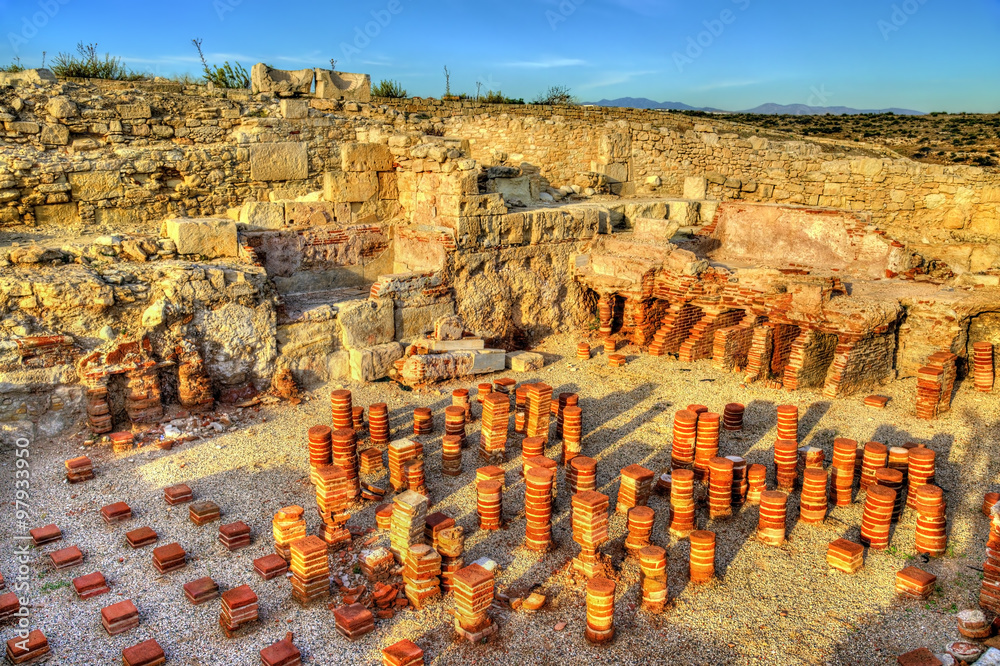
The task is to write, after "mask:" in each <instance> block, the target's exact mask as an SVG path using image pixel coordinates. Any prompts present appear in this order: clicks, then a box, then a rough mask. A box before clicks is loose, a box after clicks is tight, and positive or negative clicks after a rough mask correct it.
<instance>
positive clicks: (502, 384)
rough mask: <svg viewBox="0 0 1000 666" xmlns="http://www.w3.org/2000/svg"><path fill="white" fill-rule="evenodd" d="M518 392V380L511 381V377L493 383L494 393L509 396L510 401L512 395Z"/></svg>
mask: <svg viewBox="0 0 1000 666" xmlns="http://www.w3.org/2000/svg"><path fill="white" fill-rule="evenodd" d="M516 390H517V380H516V379H511V378H510V377H501V378H500V379H498V380H496V381H495V382H493V391H494V392H495V393H502V394H503V395H506V396H508V398H507V399H508V400H510V397H509V396H510V394H511V393H513V392H514V391H516Z"/></svg>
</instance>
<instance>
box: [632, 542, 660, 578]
mask: <svg viewBox="0 0 1000 666" xmlns="http://www.w3.org/2000/svg"><path fill="white" fill-rule="evenodd" d="M639 566H640V567H641V568H642V575H643V576H646V577H647V578H657V579H662V580H666V579H667V551H666V550H665V549H663V548H661V547H659V546H646V547H645V548H643V549H641V550H640V551H639Z"/></svg>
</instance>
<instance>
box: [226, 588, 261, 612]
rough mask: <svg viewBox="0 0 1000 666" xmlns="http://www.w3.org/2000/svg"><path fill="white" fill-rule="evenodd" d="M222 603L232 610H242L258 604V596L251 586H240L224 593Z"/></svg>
mask: <svg viewBox="0 0 1000 666" xmlns="http://www.w3.org/2000/svg"><path fill="white" fill-rule="evenodd" d="M222 601H223V603H225V604H226V605H227V606H229V607H230V608H232V609H236V608H242V607H243V606H249V605H250V604H255V603H257V595H256V594H255V593H254V591H253V590H251V589H250V586H249V585H240V586H239V587H236V588H233V589H231V590H229V591H227V592H225V593H223V595H222Z"/></svg>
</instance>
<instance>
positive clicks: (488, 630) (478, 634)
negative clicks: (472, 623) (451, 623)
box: [455, 617, 499, 643]
mask: <svg viewBox="0 0 1000 666" xmlns="http://www.w3.org/2000/svg"><path fill="white" fill-rule="evenodd" d="M498 630H499V627H498V626H497V625H496V624H495V623H494V622H493V620H491V619H490V618H486V624H485V626H483V628H481V629H479V630H477V631H468V630H466V629H463V628H462V623H461V622H459V620H458V618H457V617H456V618H455V633H457V634H458V637H459V639H465V640H467V641H469V642H470V643H482V642H483V641H485V640H486V639H488V638H489V637H490V636H492V635H493V634H495V633H497V631H498Z"/></svg>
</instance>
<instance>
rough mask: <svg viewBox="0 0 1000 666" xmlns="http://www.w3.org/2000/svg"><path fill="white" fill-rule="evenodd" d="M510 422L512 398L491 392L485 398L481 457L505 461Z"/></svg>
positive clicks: (493, 460) (490, 460)
mask: <svg viewBox="0 0 1000 666" xmlns="http://www.w3.org/2000/svg"><path fill="white" fill-rule="evenodd" d="M509 424H510V400H509V399H508V398H507V396H505V395H502V394H500V393H491V394H490V395H488V396H486V398H485V399H484V400H483V425H482V430H481V432H480V435H479V457H480V459H482V460H485V461H489V462H503V460H504V458H505V457H506V451H507V428H508V426H509Z"/></svg>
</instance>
